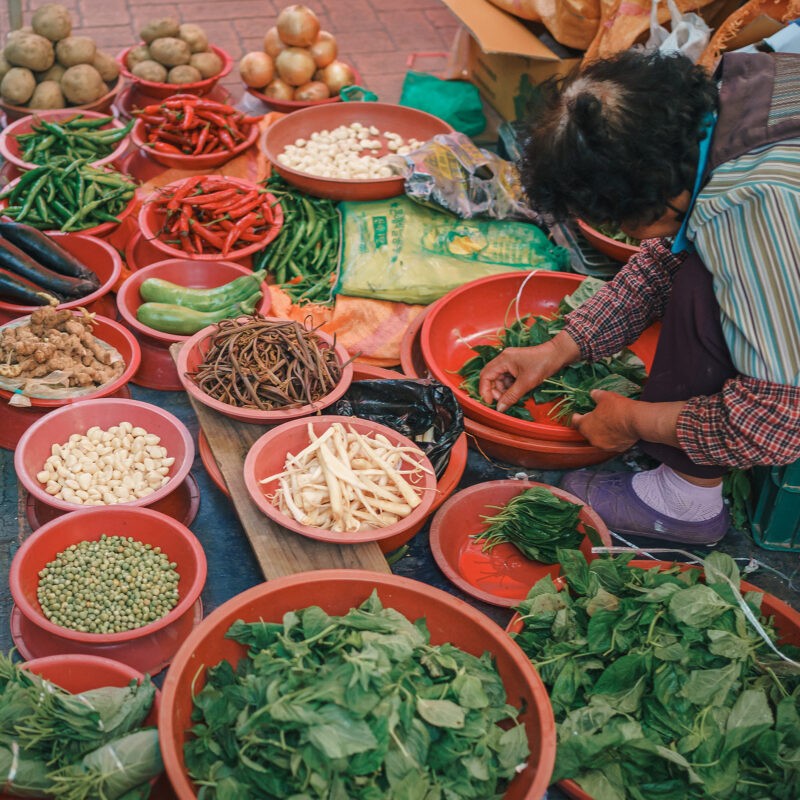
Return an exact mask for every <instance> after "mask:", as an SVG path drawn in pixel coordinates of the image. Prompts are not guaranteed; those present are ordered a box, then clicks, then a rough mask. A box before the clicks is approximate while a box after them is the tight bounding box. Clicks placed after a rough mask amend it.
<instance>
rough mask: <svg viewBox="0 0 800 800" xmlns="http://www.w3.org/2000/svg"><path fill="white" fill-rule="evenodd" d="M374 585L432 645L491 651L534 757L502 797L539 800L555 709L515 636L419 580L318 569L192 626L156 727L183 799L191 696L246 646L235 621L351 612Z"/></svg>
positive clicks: (189, 794)
mask: <svg viewBox="0 0 800 800" xmlns="http://www.w3.org/2000/svg"><path fill="white" fill-rule="evenodd" d="M373 589H376V590H377V592H378V596H379V598H380V600H381V602H382V603H383V604H384V606H386V607H388V608H394V609H396V610H397V611H399V612H400V613H401V614H404V615H405V616H406V617H407V618H408V619H410V620H412V621H416V620H418V619H420V618H423V617H424V618H425V622H426V624H427V626H428V629H429V630H430V633H431V643H432V644H434V645H438V644H444V643H445V642H451V643H452V644H454V645H455V646H456V647H460V648H461V649H462V650H465V651H466V652H468V653H471V654H473V655H476V656H480V655H482V654H483V653H484V652H487V651H488V652H489V653H491V655H492V657H493V658H494V662H495V666H496V667H497V670H498V672H499V673H500V677H501V679H502V681H503V685H504V687H505V690H506V694H507V698H508V699H507V702H508V703H510V704H511V705H513V706H516V707H517V708H521V709H522V713H521V715H520V720H521V721H522V722H523V723H524V724H525V729H526V731H527V733H528V744H529V746H530V749H531V757H530V759H529V760H528V762H527V766H526V767H525V769H524V770H522V772H520V773H519V774H518V775H517V776H516V777H515V778H514V780H513V781H512V783H511V785H510V787H509V789H508V791H507V792H506V794H505V796H504V800H538V798H540V797H542V796H543V795H544V793H545V790H546V789H547V785H548V783H549V781H550V776H551V774H552V770H553V763H554V761H555V750H556V739H555V723H554V721H553V711H552V708H551V707H550V701H549V699H548V697H547V692H546V691H545V689H544V686H543V684H542V682H541V679H540V678H539V676H538V674H537V673H536V670H535V669H534V668H533V666H532V664H531V663H530V661H529V660H528V658H527V657H526V656H525V654H524V653H523V652H522V650H521V649H520V648H519V647H518V646H517V645H516V644H515V643H514V642H513V641H511V639H510V638H509V637H508V636H507V635H506V634H505V633H504V632H503V631H502V629H500V628H499V627H498V626H497V625H495V624H494V623H493V622H492V621H491V620H489V619H488V618H487V617H485V616H484V615H483V614H481V613H480V612H479V611H476V610H475V609H474V608H472V607H471V606H469V605H467V603H464V602H462V601H461V600H457V599H456V598H455V597H451V596H450V595H449V594H447V593H446V592H443V591H441V590H439V589H434V588H432V587H430V586H427V585H425V584H424V583H420V582H419V581H414V580H410V579H409V578H400V577H397V576H395V575H384V574H380V573H376V572H368V571H366V570H318V571H314V572H304V573H300V574H297V575H290V576H288V577H285V578H278V579H276V580H271V581H269V582H268V583H264V584H261V585H260V586H256V587H254V588H252V589H249V590H248V591H246V592H243V593H242V594H240V595H237V596H236V597H234V598H232V599H231V600H229V601H228V602H227V603H224V604H223V605H222V606H220V607H219V608H218V609H216V610H215V611H214V612H212V613H211V614H210V615H209V616H208V617H207V618H206V619H205V620H203V622H202V623H201V624H200V625H199V626H198V627H197V629H196V630H194V631H193V632H192V633H191V635H190V636H189V637H188V639H187V640H186V641H185V642H184V643H183V646H182V647H181V649H180V650H179V651H178V653H177V654H176V656H175V658H174V659H173V662H172V665H171V667H170V669H169V671H168V672H167V677H166V679H165V680H164V688H163V699H162V703H161V708H160V710H159V718H158V727H159V732H160V733H161V751H162V754H163V756H164V765H165V767H166V770H167V775H168V776H169V779H170V782H171V784H172V787H173V789H174V790H175V793H176V794H177V796H178V798H179V800H194V798H196V797H197V794H196V792H197V788H196V787H195V785H194V784H193V783H192V781H191V779H190V778H189V776H188V775H187V773H186V767H185V763H184V759H183V745H184V743H185V742H186V741H188V740H189V738H190V736H191V734H190V733H189V729H190V728H191V726H192V720H191V713H192V696H193V695H194V694H196V693H197V692H199V691H200V689H201V688H202V687H203V685H204V683H205V676H206V670H207V669H208V667H210V666H213V665H215V664H217V663H219V662H220V661H222V660H225V661H228V662H229V663H230V664H231V665H233V667H234V668H235V666H236V664H237V662H238V660H239V659H240V658H242V657H243V656H244V655H245V654H246V648H245V647H243V646H242V645H240V644H238V643H236V642H233V641H231V640H230V639H226V638H225V633H226V632H227V631H228V629H229V628H230V626H231V625H232V624H233V623H234V622H235V621H236V620H240V619H241V620H244V621H245V622H256V621H258V620H264V621H266V622H280V621H281V620H282V618H283V615H284V614H286V613H287V612H289V611H295V610H297V609H301V608H306V607H308V606H311V605H318V606H320V607H321V608H322V609H323V610H324V611H325V612H326V613H328V614H335V615H339V614H346V613H347V611H348V610H349V609H350V608H353V607H354V606H357V605H359V604H360V603H362V602H363V601H364V600H366V599H367V597H369V595H370V593H371V592H372V591H373Z"/></svg>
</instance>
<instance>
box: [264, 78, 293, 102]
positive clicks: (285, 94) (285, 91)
mask: <svg viewBox="0 0 800 800" xmlns="http://www.w3.org/2000/svg"><path fill="white" fill-rule="evenodd" d="M264 94H265V95H266V96H267V97H271V98H272V99H273V100H293V99H294V89H293V88H292V87H291V86H289V84H288V83H286V81H282V80H281V79H280V78H275V80H274V81H272V83H271V84H270V85H269V86H267V88H266V89H264Z"/></svg>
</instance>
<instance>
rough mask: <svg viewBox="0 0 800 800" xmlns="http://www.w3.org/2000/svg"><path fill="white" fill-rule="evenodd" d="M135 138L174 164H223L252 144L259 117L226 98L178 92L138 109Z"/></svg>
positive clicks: (147, 150)
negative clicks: (225, 101) (213, 98)
mask: <svg viewBox="0 0 800 800" xmlns="http://www.w3.org/2000/svg"><path fill="white" fill-rule="evenodd" d="M133 113H134V116H135V117H137V122H136V125H135V126H134V128H133V131H131V139H132V140H133V143H134V144H135V145H136V146H137V147H138V148H140V149H141V150H142V151H143V152H145V153H147V155H148V156H149V157H150V158H152V159H153V160H154V161H157V162H158V163H159V164H163V165H164V166H165V167H173V168H175V169H191V170H198V169H210V168H213V167H219V166H221V165H222V164H224V163H225V162H226V161H229V160H230V159H231V158H234V157H236V156H238V155H240V154H241V153H243V152H245V150H247V149H248V148H250V147H252V146H253V145H254V144H255V142H256V139H257V138H258V132H259V127H258V122H259V120H260V119H261V118H260V117H248V116H247V115H246V114H243V113H242V112H241V111H239V110H237V109H235V108H233V106H230V105H227V104H226V103H218V102H216V101H215V100H209V99H207V98H205V97H198V96H197V95H194V94H176V95H173V96H172V97H169V98H167V99H166V100H163V101H162V102H161V103H153V104H151V105H149V106H146V107H145V108H143V109H141V110H137V111H134V112H133Z"/></svg>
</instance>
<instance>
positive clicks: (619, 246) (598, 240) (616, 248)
mask: <svg viewBox="0 0 800 800" xmlns="http://www.w3.org/2000/svg"><path fill="white" fill-rule="evenodd" d="M575 222H576V224H577V225H578V228H579V229H580V232H581V233H582V234H583V235H584V236H585V237H586V240H587V241H588V242H589V244H591V245H592V246H593V247H594V248H595V249H597V250H599V251H600V252H601V253H604V254H605V255H607V256H609V257H610V258H613V259H614V260H615V261H622V262H623V263H624V262H626V261H627V260H628V259H629V258H630V257H631V256H635V255H636V254H637V253H638V252H640V251H641V249H642V248H641V247H636V246H635V245H632V244H626V243H625V242H618V241H617V240H616V239H612V238H611V237H610V236H606V235H605V234H603V233H600V231H598V230H597V229H596V228H593V227H591V225H587V224H586V223H585V222H584V221H583V220H582V219H576V220H575Z"/></svg>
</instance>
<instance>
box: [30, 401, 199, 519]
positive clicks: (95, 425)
mask: <svg viewBox="0 0 800 800" xmlns="http://www.w3.org/2000/svg"><path fill="white" fill-rule="evenodd" d="M193 459H194V442H193V440H192V436H191V434H190V433H189V431H188V429H187V428H186V426H185V425H184V424H183V423H182V422H181V421H180V420H179V419H178V418H177V417H175V416H173V415H172V414H170V413H169V412H167V411H164V410H163V409H161V408H158V407H157V406H154V405H151V404H150V403H143V402H141V401H138V400H126V399H122V398H116V397H114V398H111V397H109V398H102V399H99V400H84V401H80V402H77V403H73V404H71V405H68V406H64V407H63V408H59V409H57V410H55V411H52V412H50V413H49V414H47V415H46V416H44V417H42V418H40V419H39V420H38V421H37V422H35V423H34V424H33V425H31V426H30V428H28V430H27V431H25V433H24V434H23V436H22V438H21V439H20V441H19V445H18V446H17V449H16V452H15V453H14V467H15V469H16V472H17V476H18V478H19V480H20V482H21V483H22V485H23V486H24V487H25V488H26V489H27V490H28V491H29V492H30V493H31V495H33V497H35V498H36V499H37V500H39V501H40V502H42V503H44V504H45V505H48V506H51V507H53V508H57V509H59V510H61V511H75V510H77V509H78V508H85V507H91V506H110V505H117V504H125V505H127V506H149V505H152V504H153V503H155V502H157V501H159V500H161V499H163V498H164V497H166V496H167V495H168V494H170V493H171V492H173V491H175V490H176V489H177V488H178V487H179V486H180V485H181V484H182V483H183V481H184V480H185V479H186V476H187V475H188V474H189V469H190V468H191V465H192V460H193Z"/></svg>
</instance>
